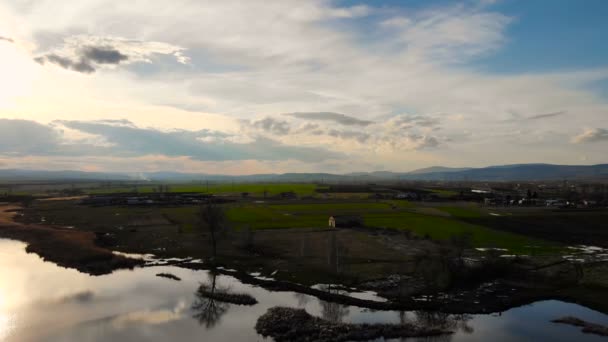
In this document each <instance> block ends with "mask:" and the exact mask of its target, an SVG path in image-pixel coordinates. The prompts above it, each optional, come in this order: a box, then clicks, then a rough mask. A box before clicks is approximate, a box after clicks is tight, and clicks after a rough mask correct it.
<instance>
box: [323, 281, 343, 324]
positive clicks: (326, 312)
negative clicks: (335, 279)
mask: <svg viewBox="0 0 608 342" xmlns="http://www.w3.org/2000/svg"><path fill="white" fill-rule="evenodd" d="M320 289H321V290H322V291H325V292H328V293H332V294H347V293H346V292H345V291H343V290H340V289H338V288H336V287H334V286H332V285H322V286H320ZM319 305H320V306H321V316H322V317H323V318H324V319H326V320H328V321H330V322H334V323H341V322H342V320H343V319H344V317H346V316H347V315H348V314H349V313H350V310H349V308H348V306H346V305H342V304H338V303H331V302H326V301H324V300H319Z"/></svg>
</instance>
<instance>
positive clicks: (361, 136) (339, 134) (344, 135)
mask: <svg viewBox="0 0 608 342" xmlns="http://www.w3.org/2000/svg"><path fill="white" fill-rule="evenodd" d="M327 135H329V136H332V137H336V138H341V139H354V140H357V141H359V142H360V143H364V142H366V141H367V140H368V139H369V138H370V135H369V134H367V133H364V132H356V131H338V130H335V129H332V130H329V132H327Z"/></svg>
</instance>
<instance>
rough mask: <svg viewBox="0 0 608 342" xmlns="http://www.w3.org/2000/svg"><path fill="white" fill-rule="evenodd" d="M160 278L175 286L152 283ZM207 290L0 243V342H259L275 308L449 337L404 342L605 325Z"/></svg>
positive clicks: (516, 337) (546, 314) (224, 284)
mask: <svg viewBox="0 0 608 342" xmlns="http://www.w3.org/2000/svg"><path fill="white" fill-rule="evenodd" d="M160 272H168V273H172V274H174V275H176V276H178V277H180V278H182V281H174V280H170V279H164V278H159V277H157V276H156V274H157V273H160ZM212 281H213V277H211V276H210V274H209V273H208V272H207V271H192V270H187V269H181V268H175V267H164V266H159V267H149V268H143V269H136V270H133V271H118V272H115V273H112V274H110V275H105V276H100V277H91V276H88V275H86V274H82V273H79V272H78V271H75V270H71V269H64V268H61V267H58V266H56V265H54V264H52V263H48V262H44V261H42V260H41V259H40V258H39V257H38V256H37V255H34V254H27V253H25V244H23V243H20V242H15V241H10V240H0V341H8V342H28V341H70V342H71V341H80V342H88V341H114V342H120V341H130V342H131V341H163V342H164V341H265V340H266V339H264V338H263V337H261V336H259V335H258V334H256V332H255V330H254V326H255V322H256V320H257V318H258V317H259V316H260V315H262V314H263V313H265V312H266V310H267V309H268V308H270V307H273V306H277V305H281V306H290V307H300V308H304V309H306V310H307V311H308V312H309V313H311V314H314V315H317V316H320V317H324V318H326V319H330V320H334V321H344V322H395V323H397V322H400V321H408V322H412V321H413V322H425V323H429V324H435V325H443V326H449V327H451V328H453V329H456V330H457V332H456V334H454V335H452V336H444V337H439V338H433V339H407V340H404V341H429V342H439V341H492V342H500V341H564V342H565V341H580V342H583V341H606V339H605V338H601V337H598V336H593V335H586V334H583V333H581V332H579V330H578V329H577V328H574V327H570V326H565V325H558V324H554V323H551V322H550V320H551V319H554V318H557V317H561V316H564V315H574V316H578V317H580V318H582V319H585V320H589V321H592V322H596V323H601V324H607V325H608V316H606V315H604V314H601V313H599V312H596V311H593V310H589V309H587V308H584V307H582V306H579V305H575V304H568V303H563V302H559V301H544V302H538V303H535V304H533V305H528V306H525V307H521V308H516V309H512V310H509V311H507V312H504V313H502V314H501V315H497V314H496V315H459V316H454V315H444V314H441V313H424V312H394V311H388V312H372V311H369V310H366V309H361V308H357V307H349V306H342V305H337V304H329V303H326V302H322V301H319V300H318V299H316V298H314V297H310V296H306V295H301V294H296V293H293V292H269V291H266V290H264V289H262V288H258V287H253V286H250V285H245V284H241V283H240V282H239V281H238V280H236V279H235V278H232V277H229V276H217V277H216V278H215V284H216V287H217V288H218V289H223V290H229V291H234V292H246V293H249V294H251V295H252V296H254V297H255V298H256V299H257V300H258V301H259V304H257V305H254V306H251V307H244V306H236V305H227V304H223V303H218V302H211V303H210V302H209V301H206V300H205V299H204V298H198V297H197V296H196V290H197V288H198V286H199V285H200V284H201V283H205V284H211V283H212ZM358 296H359V297H361V296H364V297H365V296H368V297H369V296H370V295H369V294H359V295H358Z"/></svg>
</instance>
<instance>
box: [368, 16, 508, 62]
mask: <svg viewBox="0 0 608 342" xmlns="http://www.w3.org/2000/svg"><path fill="white" fill-rule="evenodd" d="M511 20H512V19H511V18H509V17H507V16H505V15H503V14H500V13H493V12H486V11H482V10H480V9H479V8H475V7H469V6H465V5H462V4H459V5H454V6H449V7H440V8H434V9H425V10H422V11H420V12H418V13H415V14H414V15H413V16H410V17H403V16H395V17H391V18H389V19H386V20H384V21H382V22H380V26H381V27H383V28H385V29H389V30H392V31H393V33H394V34H396V36H397V37H398V38H397V39H396V40H397V41H398V42H399V43H400V44H401V46H403V48H404V49H405V51H407V53H408V54H410V55H412V56H415V57H416V58H432V59H433V60H434V61H435V62H462V61H464V60H467V59H469V58H472V57H478V56H480V55H484V54H487V53H489V52H491V51H494V50H496V49H497V48H499V47H500V46H501V45H502V44H503V42H504V35H503V31H504V28H505V27H506V26H507V25H508V24H509V23H510V22H511Z"/></svg>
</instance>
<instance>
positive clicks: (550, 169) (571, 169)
mask: <svg viewBox="0 0 608 342" xmlns="http://www.w3.org/2000/svg"><path fill="white" fill-rule="evenodd" d="M565 179H567V180H582V179H595V180H597V179H608V164H598V165H552V164H514V165H498V166H488V167H481V168H449V167H443V166H433V167H428V168H423V169H418V170H414V171H411V172H390V171H375V172H353V173H348V174H332V173H283V174H253V175H243V176H229V175H214V174H204V173H181V172H140V173H126V172H85V171H73V170H66V171H43V170H20V169H0V182H11V181H87V180H91V181H93V180H95V181H111V180H117V181H118V180H122V181H136V180H139V181H170V182H189V181H216V182H217V181H242V182H273V181H276V182H348V181H356V182H362V181H390V180H427V181H518V180H521V181H524V180H528V181H534V180H536V181H547V180H565Z"/></svg>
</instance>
